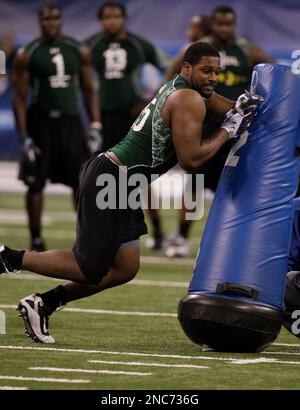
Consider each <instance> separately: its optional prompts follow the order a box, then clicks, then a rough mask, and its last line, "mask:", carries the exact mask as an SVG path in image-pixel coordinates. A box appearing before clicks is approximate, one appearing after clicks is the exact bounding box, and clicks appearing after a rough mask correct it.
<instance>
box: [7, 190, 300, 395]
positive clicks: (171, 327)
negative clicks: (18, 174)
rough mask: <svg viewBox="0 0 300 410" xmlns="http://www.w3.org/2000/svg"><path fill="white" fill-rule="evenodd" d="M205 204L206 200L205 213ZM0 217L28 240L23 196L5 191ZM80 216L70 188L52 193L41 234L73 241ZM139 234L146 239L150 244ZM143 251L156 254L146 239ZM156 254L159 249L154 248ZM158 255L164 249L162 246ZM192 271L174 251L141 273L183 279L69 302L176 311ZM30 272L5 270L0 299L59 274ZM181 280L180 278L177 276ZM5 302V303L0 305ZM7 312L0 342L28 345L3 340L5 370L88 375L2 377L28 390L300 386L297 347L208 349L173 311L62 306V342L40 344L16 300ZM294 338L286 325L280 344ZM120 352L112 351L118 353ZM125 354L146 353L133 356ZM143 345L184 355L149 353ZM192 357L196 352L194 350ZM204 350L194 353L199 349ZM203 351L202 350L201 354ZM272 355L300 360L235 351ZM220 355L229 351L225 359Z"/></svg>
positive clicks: (57, 324) (196, 235)
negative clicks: (29, 334)
mask: <svg viewBox="0 0 300 410" xmlns="http://www.w3.org/2000/svg"><path fill="white" fill-rule="evenodd" d="M207 210H208V207H206V215H207ZM0 211H1V214H2V219H3V221H2V223H1V227H0V234H1V236H2V238H3V240H5V242H6V243H8V244H10V245H11V246H16V247H20V248H23V247H26V246H27V245H28V234H27V228H26V220H25V212H24V208H23V198H22V197H21V196H20V195H12V194H7V195H6V194H1V195H0ZM12 214H17V215H19V214H20V216H21V217H24V222H23V223H22V222H20V223H18V224H16V223H15V222H14V221H13V222H12V219H11V217H8V218H7V220H5V218H4V217H3V215H4V216H5V215H7V216H9V215H12ZM163 215H164V228H165V230H166V232H168V233H171V232H172V230H173V229H174V228H175V227H176V212H172V211H164V212H163ZM204 221H205V218H204V220H202V221H199V222H197V223H195V224H194V226H193V229H192V256H193V257H195V255H196V251H197V247H198V243H199V239H200V235H201V233H202V231H203V227H204ZM74 226H75V215H74V213H73V211H72V205H71V201H70V200H69V198H68V197H66V196H48V197H47V199H46V212H45V229H44V235H45V238H46V239H47V244H48V247H55V248H65V249H69V248H70V247H71V245H72V238H73V234H74ZM144 239H145V238H143V243H144ZM142 254H143V255H148V256H150V255H152V256H153V254H151V252H149V251H148V250H146V249H145V248H144V246H143V247H142ZM158 255H159V254H158ZM159 256H161V255H159ZM191 272H192V261H190V262H189V263H188V264H181V263H178V262H174V261H172V260H169V262H168V263H167V264H160V263H155V264H154V263H142V266H141V270H140V272H139V274H138V276H137V279H138V280H149V281H157V282H160V281H170V282H172V283H173V282H182V286H179V287H171V286H153V285H152V286H149V283H148V285H146V284H144V285H141V284H136V285H134V284H127V285H123V286H121V287H119V288H116V289H112V290H108V291H106V292H104V293H102V294H98V295H95V296H93V297H90V298H87V299H84V300H81V301H78V302H74V303H72V304H70V305H69V307H71V308H85V309H104V310H110V311H123V312H128V311H129V312H148V313H149V312H157V313H165V314H171V315H172V314H173V315H174V314H176V311H177V306H178V301H179V300H180V299H181V298H182V297H183V296H184V295H185V294H186V291H187V287H185V283H187V282H188V281H189V279H190V276H191ZM32 275H33V274H30V275H29V274H28V273H24V274H23V279H22V278H20V279H13V278H7V277H2V278H1V279H0V281H1V286H0V304H1V305H4V304H5V305H12V306H13V305H16V304H17V302H18V300H19V299H20V298H21V297H24V296H25V295H28V294H31V293H33V292H38V291H39V292H42V291H45V290H47V289H49V288H51V287H53V286H55V285H56V284H57V283H59V281H55V280H51V279H47V278H39V277H38V276H36V277H35V278H36V280H34V279H33V276H32ZM179 285H180V284H179ZM0 309H1V308H0ZM2 310H3V311H5V313H6V321H7V323H6V330H7V334H5V335H0V346H12V347H15V346H22V347H24V349H19V350H17V349H8V348H0V376H3V375H10V376H24V377H38V378H40V377H47V378H64V379H86V380H90V383H87V384H77V383H71V384H62V383H54V382H38V381H34V382H33V381H15V380H2V379H1V378H0V387H1V386H20V387H22V386H23V387H24V386H25V387H27V388H30V389H298V388H299V387H300V372H299V365H300V356H299V355H297V354H296V353H297V352H299V346H300V345H299V344H298V346H278V345H272V346H271V347H270V348H269V349H268V351H269V352H276V351H277V352H285V353H294V354H291V355H282V354H280V355H272V354H266V353H263V354H259V355H258V354H252V355H250V354H247V355H246V354H225V353H216V352H211V351H203V350H202V349H201V348H200V347H199V346H197V345H195V344H193V343H192V342H191V341H190V340H189V339H188V338H187V337H186V336H185V335H184V334H183V332H182V330H181V328H180V325H179V323H178V320H177V318H176V317H173V316H171V317H152V316H143V317H141V316H130V315H121V314H111V313H107V312H106V313H103V314H96V313H83V312H80V313H74V312H68V311H61V312H57V313H56V314H55V315H53V317H52V318H51V332H52V333H53V335H54V336H55V338H56V340H57V343H56V345H54V346H49V345H41V344H34V343H33V342H31V340H29V339H27V338H25V336H24V333H23V326H22V322H21V321H20V319H18V317H17V314H16V312H15V310H14V309H12V308H2ZM297 342H298V340H297V339H296V338H294V337H292V336H291V335H290V334H288V333H287V332H286V331H282V332H281V334H280V336H279V338H278V339H277V341H276V343H290V344H297ZM26 347H31V348H32V347H36V348H40V349H41V348H43V347H46V348H49V347H50V348H57V349H59V348H61V349H80V350H97V351H98V352H94V353H89V352H70V351H68V352H59V351H56V352H55V351H47V350H26ZM113 352H114V353H116V352H117V353H118V354H114V353H113ZM122 352H127V353H130V352H131V353H142V354H145V356H134V355H129V354H121V353H122ZM147 354H148V355H149V354H161V355H162V354H164V355H180V356H188V357H183V358H175V357H173V358H172V357H151V356H147ZM190 356H192V357H193V358H190ZM197 356H198V358H197ZM199 356H201V357H199ZM232 358H235V359H246V358H251V359H257V358H268V359H270V358H273V359H277V360H281V361H284V362H287V361H289V362H294V363H270V362H269V363H249V364H235V363H232V362H231V361H230V359H232ZM222 359H224V360H222ZM88 360H102V361H114V362H143V363H155V364H168V365H198V366H206V367H207V368H183V367H181V368H179V367H152V366H141V365H136V366H135V365H133V364H131V365H125V364H107V363H97V364H96V363H89V362H88ZM31 367H54V368H65V369H66V368H69V369H95V370H104V369H105V370H112V371H126V372H142V373H152V374H151V375H147V376H141V375H140V376H136V375H116V374H92V373H86V374H85V373H76V372H74V373H68V372H58V371H53V372H50V371H45V370H43V371H37V370H31V369H29V368H31Z"/></svg>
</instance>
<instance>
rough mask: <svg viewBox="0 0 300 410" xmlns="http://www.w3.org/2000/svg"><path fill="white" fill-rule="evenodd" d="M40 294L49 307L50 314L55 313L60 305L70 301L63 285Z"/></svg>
mask: <svg viewBox="0 0 300 410" xmlns="http://www.w3.org/2000/svg"><path fill="white" fill-rule="evenodd" d="M39 296H40V297H41V298H42V301H43V302H44V303H45V305H46V306H47V308H48V309H49V311H50V312H49V314H51V313H53V312H54V311H55V310H56V309H57V308H59V307H60V306H64V305H66V304H67V302H68V293H67V291H66V288H65V287H64V286H62V285H59V286H57V287H56V288H54V289H51V290H49V291H48V292H45V293H41V294H39Z"/></svg>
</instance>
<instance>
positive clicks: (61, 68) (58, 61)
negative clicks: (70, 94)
mask: <svg viewBox="0 0 300 410" xmlns="http://www.w3.org/2000/svg"><path fill="white" fill-rule="evenodd" d="M51 61H52V63H54V64H55V66H56V75H52V76H51V77H50V85H51V87H52V88H66V87H68V85H69V84H68V82H67V81H68V80H69V79H70V76H69V75H66V71H65V62H64V58H63V55H62V54H60V53H58V54H55V56H54V57H52V60H51Z"/></svg>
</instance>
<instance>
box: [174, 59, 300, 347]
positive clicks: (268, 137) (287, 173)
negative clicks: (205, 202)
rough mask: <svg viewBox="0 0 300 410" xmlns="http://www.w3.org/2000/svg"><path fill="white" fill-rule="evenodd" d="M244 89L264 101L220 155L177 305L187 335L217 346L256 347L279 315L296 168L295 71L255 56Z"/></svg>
mask: <svg viewBox="0 0 300 410" xmlns="http://www.w3.org/2000/svg"><path fill="white" fill-rule="evenodd" d="M251 91H252V92H255V93H256V94H258V95H261V96H262V97H263V98H264V101H263V102H261V103H260V104H259V106H258V110H257V116H256V118H255V120H254V121H253V123H252V124H251V126H250V128H249V132H245V133H244V134H243V135H242V136H241V137H240V139H239V140H238V141H237V143H236V144H235V145H234V147H233V148H232V150H231V152H230V154H229V156H228V158H227V162H226V165H225V167H224V170H223V173H222V177H221V180H220V183H219V186H218V189H217V192H216V195H215V198H214V201H213V204H212V208H211V211H210V214H209V217H208V220H207V224H206V228H205V232H204V234H203V237H202V242H201V246H200V251H199V255H198V258H197V260H196V264H195V268H194V272H193V277H192V280H191V283H190V287H189V291H188V295H187V296H186V297H185V298H183V299H182V300H181V302H180V304H179V311H178V312H179V313H178V317H179V320H180V323H181V326H182V328H183V330H184V332H185V333H186V334H187V336H188V337H190V339H192V340H193V341H194V342H196V343H198V344H205V345H208V346H210V347H212V348H214V349H216V350H219V351H236V352H257V351H261V350H263V349H264V348H265V347H266V346H267V345H268V344H270V343H271V342H272V341H273V340H274V339H275V338H276V337H277V335H278V333H279V331H280V327H281V324H282V319H283V318H282V311H283V300H284V290H285V276H286V272H287V267H288V254H289V245H290V237H291V228H292V220H293V198H294V195H295V192H296V190H297V185H298V176H299V160H298V158H297V146H299V145H300V144H299V137H300V127H299V119H300V103H299V101H300V74H298V75H297V74H293V73H292V71H291V68H290V67H286V66H282V65H277V64H275V65H274V64H259V65H257V66H256V67H255V69H254V71H253V75H252V83H251Z"/></svg>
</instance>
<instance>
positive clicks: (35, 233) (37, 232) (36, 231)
mask: <svg viewBox="0 0 300 410" xmlns="http://www.w3.org/2000/svg"><path fill="white" fill-rule="evenodd" d="M30 235H31V240H32V241H34V239H36V238H40V237H41V227H40V226H38V227H36V228H32V227H30Z"/></svg>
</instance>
